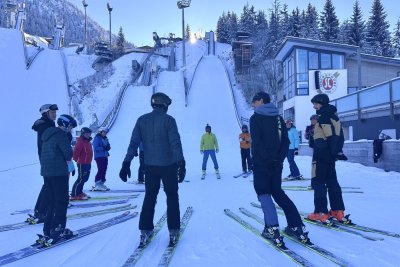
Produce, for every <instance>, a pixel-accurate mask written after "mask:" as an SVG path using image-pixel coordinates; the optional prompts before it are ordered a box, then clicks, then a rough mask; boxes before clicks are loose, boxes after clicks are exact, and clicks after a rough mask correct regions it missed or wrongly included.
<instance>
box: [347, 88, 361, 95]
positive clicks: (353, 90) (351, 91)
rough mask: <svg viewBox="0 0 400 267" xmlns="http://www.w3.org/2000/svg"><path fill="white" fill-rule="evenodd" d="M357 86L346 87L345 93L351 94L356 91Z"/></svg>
mask: <svg viewBox="0 0 400 267" xmlns="http://www.w3.org/2000/svg"><path fill="white" fill-rule="evenodd" d="M357 89H358V88H357V87H348V88H347V93H348V94H351V93H354V92H355V91H357Z"/></svg>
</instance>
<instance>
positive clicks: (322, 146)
mask: <svg viewBox="0 0 400 267" xmlns="http://www.w3.org/2000/svg"><path fill="white" fill-rule="evenodd" d="M311 103H312V104H313V105H314V109H316V111H317V115H318V122H317V124H316V125H315V127H314V136H313V139H314V142H313V166H312V180H311V184H312V188H313V189H314V205H315V208H314V212H313V213H310V214H309V215H308V216H307V217H308V219H310V220H316V221H321V222H323V223H331V221H330V218H331V217H334V218H335V219H336V220H338V221H345V220H347V218H346V217H345V215H344V209H345V208H344V203H343V197H342V189H341V187H340V185H339V182H338V180H337V176H336V169H335V161H336V160H337V159H338V153H339V152H340V151H341V149H342V147H343V142H344V138H343V132H342V129H341V128H342V127H341V123H340V121H339V117H338V116H337V115H336V114H335V113H336V107H335V106H332V105H330V104H329V97H328V95H326V94H317V95H315V96H314V97H313V98H312V99H311ZM327 193H328V195H329V203H330V206H331V211H330V212H328V208H327V206H328V200H327V197H326V194H327Z"/></svg>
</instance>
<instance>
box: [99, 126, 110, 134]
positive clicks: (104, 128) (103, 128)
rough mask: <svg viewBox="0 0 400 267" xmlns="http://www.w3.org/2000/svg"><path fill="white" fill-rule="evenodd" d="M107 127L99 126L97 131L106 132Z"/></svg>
mask: <svg viewBox="0 0 400 267" xmlns="http://www.w3.org/2000/svg"><path fill="white" fill-rule="evenodd" d="M108 131H109V129H108V128H107V127H100V128H99V130H98V131H97V132H99V133H101V132H106V133H108Z"/></svg>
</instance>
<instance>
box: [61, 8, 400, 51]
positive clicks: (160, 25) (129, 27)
mask: <svg viewBox="0 0 400 267" xmlns="http://www.w3.org/2000/svg"><path fill="white" fill-rule="evenodd" d="M68 1H69V2H71V3H73V4H75V5H76V6H77V7H78V8H80V9H82V10H83V5H82V1H81V0H68ZM86 2H87V3H88V7H87V14H88V16H90V17H91V18H92V19H94V20H96V21H97V22H98V23H99V24H100V25H102V26H103V27H104V28H106V29H109V15H108V11H107V2H109V3H110V4H111V6H112V7H113V11H112V13H111V16H112V32H113V33H115V34H116V33H117V32H118V29H119V27H120V26H121V27H122V29H123V32H124V34H125V38H126V39H127V40H128V41H130V42H133V43H134V44H135V45H137V46H142V45H152V44H153V40H152V33H153V31H156V32H157V33H158V35H159V36H160V37H163V36H165V37H166V36H167V35H168V34H169V33H170V32H172V33H175V34H176V36H181V35H182V15H181V13H182V12H181V10H179V9H178V8H177V4H176V3H177V1H175V0H153V1H144V0H143V1H138V0H86ZM272 2H273V1H272V0H252V1H243V0H193V1H192V2H191V5H190V7H189V8H186V9H185V25H186V24H189V26H190V27H191V29H192V32H201V33H203V34H204V32H206V31H210V30H213V31H214V30H215V28H216V25H217V21H218V17H219V16H221V15H222V12H224V11H225V12H227V11H234V12H235V13H236V14H238V15H240V14H241V13H242V10H243V6H244V5H246V3H249V5H253V6H254V7H255V9H256V10H260V9H262V10H264V11H268V10H269V9H270V8H271V7H272ZM280 2H281V4H282V5H283V4H287V5H288V7H289V10H290V11H291V10H293V9H294V8H296V7H297V6H298V7H299V8H300V9H301V10H302V9H305V8H306V7H307V5H308V3H309V2H313V4H314V5H315V6H316V8H317V11H318V12H319V13H320V12H321V11H322V9H323V6H324V4H325V0H315V1H298V0H281V1H280ZM354 2H355V0H350V1H349V0H333V4H334V5H335V9H336V15H337V16H338V17H339V19H340V21H343V20H344V19H346V18H350V16H351V15H352V12H353V5H354ZM372 2H373V0H359V3H360V5H361V8H362V12H363V16H364V19H367V18H368V17H369V16H370V10H371V6H372ZM381 2H382V4H383V6H384V8H385V11H386V12H387V19H388V21H389V23H390V25H391V26H390V31H391V32H392V31H393V29H394V26H395V23H396V22H397V20H398V19H399V14H400V8H399V5H398V1H393V0H381Z"/></svg>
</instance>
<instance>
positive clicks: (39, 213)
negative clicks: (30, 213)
mask: <svg viewBox="0 0 400 267" xmlns="http://www.w3.org/2000/svg"><path fill="white" fill-rule="evenodd" d="M43 179H44V177H43ZM48 202H49V200H48V198H47V192H46V184H45V183H43V185H42V189H40V193H39V195H38V198H37V200H36V204H35V209H34V215H35V217H36V218H39V219H42V218H44V217H45V216H46V213H47V204H48Z"/></svg>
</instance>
